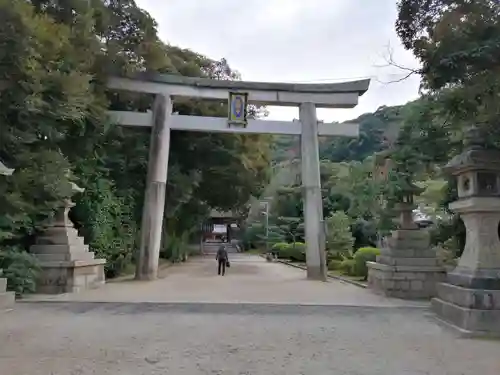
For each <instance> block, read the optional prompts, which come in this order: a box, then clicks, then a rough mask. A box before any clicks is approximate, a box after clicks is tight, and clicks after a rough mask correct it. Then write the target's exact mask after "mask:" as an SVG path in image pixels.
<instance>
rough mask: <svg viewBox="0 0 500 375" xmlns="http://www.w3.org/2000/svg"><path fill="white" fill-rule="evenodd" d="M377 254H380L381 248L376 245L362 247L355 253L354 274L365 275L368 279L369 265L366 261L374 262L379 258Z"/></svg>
mask: <svg viewBox="0 0 500 375" xmlns="http://www.w3.org/2000/svg"><path fill="white" fill-rule="evenodd" d="M377 255H380V250H379V249H377V248H376V247H361V248H359V249H358V251H356V253H355V254H354V258H353V261H354V267H353V274H354V276H363V277H364V279H365V280H366V279H367V278H368V267H367V266H366V262H374V261H375V260H376V258H377Z"/></svg>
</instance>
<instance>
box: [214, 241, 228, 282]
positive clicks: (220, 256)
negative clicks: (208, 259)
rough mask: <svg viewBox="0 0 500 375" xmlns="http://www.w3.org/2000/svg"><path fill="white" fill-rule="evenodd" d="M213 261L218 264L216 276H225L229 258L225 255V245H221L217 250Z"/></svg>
mask: <svg viewBox="0 0 500 375" xmlns="http://www.w3.org/2000/svg"><path fill="white" fill-rule="evenodd" d="M215 260H216V261H217V262H218V268H217V271H218V274H219V275H222V276H224V275H225V274H226V266H227V265H228V264H229V257H228V255H227V250H226V245H221V246H220V247H219V250H217V255H216V256H215Z"/></svg>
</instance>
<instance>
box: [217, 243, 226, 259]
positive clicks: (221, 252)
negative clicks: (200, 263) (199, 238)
mask: <svg viewBox="0 0 500 375" xmlns="http://www.w3.org/2000/svg"><path fill="white" fill-rule="evenodd" d="M215 259H216V260H219V261H225V260H228V256H227V250H226V247H225V246H224V245H222V246H221V247H219V250H217V255H216V256H215Z"/></svg>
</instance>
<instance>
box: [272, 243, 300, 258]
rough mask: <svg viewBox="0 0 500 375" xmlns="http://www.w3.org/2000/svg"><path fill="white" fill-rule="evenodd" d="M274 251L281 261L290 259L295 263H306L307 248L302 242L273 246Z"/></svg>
mask: <svg viewBox="0 0 500 375" xmlns="http://www.w3.org/2000/svg"><path fill="white" fill-rule="evenodd" d="M272 250H273V251H275V252H277V254H278V258H280V259H289V260H292V261H295V262H305V261H306V246H305V244H304V243H302V242H294V243H286V242H281V243H277V244H275V245H274V246H273V248H272Z"/></svg>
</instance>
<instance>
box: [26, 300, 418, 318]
mask: <svg viewBox="0 0 500 375" xmlns="http://www.w3.org/2000/svg"><path fill="white" fill-rule="evenodd" d="M30 305H31V306H33V307H35V306H36V308H37V309H43V308H50V309H52V308H55V309H57V310H59V311H65V310H66V311H70V312H74V313H87V312H90V311H93V310H100V311H103V310H104V311H110V312H113V313H122V314H139V313H147V312H151V313H155V312H156V313H159V312H172V313H176V312H181V313H209V314H214V313H216V314H236V313H237V314H248V313H250V314H322V315H323V314H334V313H346V314H353V313H362V314H366V313H372V312H376V311H408V312H414V311H423V310H428V307H427V306H390V305H335V304H321V303H268V302H104V301H102V302H97V301H94V302H90V301H88V302H87V301H85V302H84V301H23V302H20V303H19V307H20V308H21V307H22V306H30Z"/></svg>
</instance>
